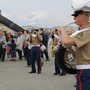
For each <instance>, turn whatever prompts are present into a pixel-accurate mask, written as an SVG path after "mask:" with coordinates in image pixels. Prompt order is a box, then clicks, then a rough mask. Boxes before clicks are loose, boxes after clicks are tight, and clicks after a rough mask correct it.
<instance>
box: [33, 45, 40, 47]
mask: <svg viewBox="0 0 90 90" xmlns="http://www.w3.org/2000/svg"><path fill="white" fill-rule="evenodd" d="M32 47H40V45H32Z"/></svg>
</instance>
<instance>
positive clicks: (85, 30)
mask: <svg viewBox="0 0 90 90" xmlns="http://www.w3.org/2000/svg"><path fill="white" fill-rule="evenodd" d="M89 14H90V8H89V7H86V6H85V7H83V8H81V9H79V10H76V11H74V13H73V14H72V16H74V20H75V22H76V24H77V25H79V27H80V30H79V31H76V32H75V33H73V34H72V35H71V36H69V35H68V34H67V33H66V27H64V26H63V27H60V28H58V30H59V31H60V32H61V37H62V42H63V44H64V45H66V46H71V45H72V46H75V47H76V48H77V49H76V69H77V85H76V90H90V22H89Z"/></svg>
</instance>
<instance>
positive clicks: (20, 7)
mask: <svg viewBox="0 0 90 90" xmlns="http://www.w3.org/2000/svg"><path fill="white" fill-rule="evenodd" d="M71 3H72V0H0V9H1V11H2V15H3V16H5V17H7V18H8V19H10V20H12V21H13V22H15V23H16V24H18V25H20V26H28V25H37V26H40V27H54V26H61V25H66V24H67V23H71V22H73V21H74V20H73V17H72V16H71V14H72V13H73V9H72V8H71Z"/></svg>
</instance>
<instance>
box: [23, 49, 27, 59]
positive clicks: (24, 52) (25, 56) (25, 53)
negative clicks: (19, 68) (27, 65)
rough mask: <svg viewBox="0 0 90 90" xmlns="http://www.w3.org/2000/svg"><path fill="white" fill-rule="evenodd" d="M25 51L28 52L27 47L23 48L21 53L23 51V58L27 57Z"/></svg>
mask: <svg viewBox="0 0 90 90" xmlns="http://www.w3.org/2000/svg"><path fill="white" fill-rule="evenodd" d="M27 52H28V48H27V47H26V48H23V53H24V57H25V59H27Z"/></svg>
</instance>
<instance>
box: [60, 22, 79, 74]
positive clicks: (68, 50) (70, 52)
mask: <svg viewBox="0 0 90 90" xmlns="http://www.w3.org/2000/svg"><path fill="white" fill-rule="evenodd" d="M72 24H75V22H73V23H69V24H67V25H66V30H67V33H68V34H69V35H70V30H72V29H77V30H78V27H77V26H75V25H74V27H73V25H72ZM75 31H76V30H75ZM60 54H61V55H62V56H60ZM58 63H59V66H60V68H61V69H64V70H65V71H66V72H67V73H70V74H76V50H75V47H74V46H69V47H61V49H60V48H59V50H58Z"/></svg>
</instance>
